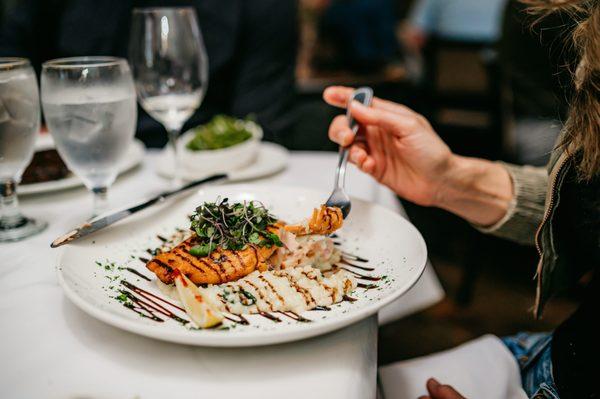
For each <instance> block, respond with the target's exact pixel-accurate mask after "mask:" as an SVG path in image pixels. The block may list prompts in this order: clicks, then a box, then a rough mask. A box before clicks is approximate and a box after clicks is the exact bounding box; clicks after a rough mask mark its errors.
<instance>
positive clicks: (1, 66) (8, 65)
mask: <svg viewBox="0 0 600 399" xmlns="http://www.w3.org/2000/svg"><path fill="white" fill-rule="evenodd" d="M28 66H31V62H29V60H28V59H27V58H22V57H0V71H10V70H11V69H18V68H22V67H28Z"/></svg>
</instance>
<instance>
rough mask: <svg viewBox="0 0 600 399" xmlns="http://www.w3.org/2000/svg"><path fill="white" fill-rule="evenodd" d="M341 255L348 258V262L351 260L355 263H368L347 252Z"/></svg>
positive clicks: (366, 260)
mask: <svg viewBox="0 0 600 399" xmlns="http://www.w3.org/2000/svg"><path fill="white" fill-rule="evenodd" d="M342 255H343V256H345V257H346V258H348V259H350V260H353V261H356V262H368V261H369V260H368V259H365V258H361V257H360V256H358V255H354V254H351V253H348V252H344V251H342Z"/></svg>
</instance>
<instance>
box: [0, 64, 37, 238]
mask: <svg viewBox="0 0 600 399" xmlns="http://www.w3.org/2000/svg"><path fill="white" fill-rule="evenodd" d="M39 130H40V96H39V92H38V86H37V79H36V77H35V72H34V71H33V68H31V64H30V63H29V61H28V60H26V59H24V58H0V242H6V241H16V240H21V239H24V238H27V237H29V236H31V235H33V234H36V233H39V232H40V231H42V230H44V229H45V228H46V226H47V224H46V223H45V222H41V221H37V220H34V219H30V218H27V217H25V216H23V214H21V212H20V211H19V201H18V199H17V194H16V187H17V183H18V182H19V181H20V180H21V175H22V174H23V171H24V170H25V168H26V167H27V165H28V164H29V162H31V158H32V157H33V150H34V145H35V136H36V134H37V133H38V131H39Z"/></svg>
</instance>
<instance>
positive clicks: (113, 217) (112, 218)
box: [50, 174, 228, 248]
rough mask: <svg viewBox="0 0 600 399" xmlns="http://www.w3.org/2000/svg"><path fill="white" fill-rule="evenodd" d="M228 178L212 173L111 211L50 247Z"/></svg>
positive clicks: (70, 240)
mask: <svg viewBox="0 0 600 399" xmlns="http://www.w3.org/2000/svg"><path fill="white" fill-rule="evenodd" d="M227 178H228V176H227V175H226V174H217V175H212V176H209V177H207V178H204V179H200V180H196V181H193V182H191V183H188V184H186V185H184V186H182V187H180V188H178V189H177V190H172V191H165V192H163V193H161V194H159V195H157V196H155V197H152V198H150V199H148V200H146V201H144V202H140V203H139V204H137V205H133V206H131V207H129V208H127V209H123V210H120V211H117V212H114V213H111V214H110V215H106V216H102V217H99V218H95V219H92V220H90V221H89V222H86V223H84V224H82V225H81V226H79V227H76V228H74V229H73V230H71V231H69V232H68V233H67V234H64V235H62V236H60V237H58V238H57V239H56V240H54V241H53V242H52V244H50V247H52V248H57V247H60V246H61V245H65V244H68V243H70V242H73V241H75V240H78V239H80V238H82V237H85V236H88V235H90V234H92V233H94V232H96V231H98V230H100V229H103V228H105V227H107V226H110V225H111V224H113V223H116V222H118V221H119V220H122V219H125V218H126V217H128V216H130V215H133V214H134V213H137V212H139V211H141V210H143V209H146V208H148V207H150V206H152V205H154V204H158V203H161V202H163V201H164V200H166V199H167V198H169V197H171V196H173V195H175V194H179V193H182V192H184V191H187V190H190V189H192V188H194V187H198V186H200V185H202V184H206V183H210V182H216V181H219V180H227Z"/></svg>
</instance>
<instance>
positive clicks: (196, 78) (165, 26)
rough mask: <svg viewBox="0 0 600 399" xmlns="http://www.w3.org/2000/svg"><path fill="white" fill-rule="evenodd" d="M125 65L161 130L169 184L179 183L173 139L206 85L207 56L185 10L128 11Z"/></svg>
mask: <svg viewBox="0 0 600 399" xmlns="http://www.w3.org/2000/svg"><path fill="white" fill-rule="evenodd" d="M129 61H130V62H131V66H132V69H133V75H134V78H135V87H136V89H137V94H138V98H139V101H140V104H141V106H142V108H144V110H145V111H146V112H147V113H148V114H149V115H150V116H152V117H153V118H154V119H156V120H157V121H158V122H160V123H161V124H162V125H163V126H164V127H165V129H166V130H167V133H168V136H169V145H170V147H171V149H172V152H173V180H172V185H173V186H174V187H178V186H180V185H181V162H180V154H179V147H178V145H177V137H178V136H179V133H180V131H181V128H182V127H183V124H184V123H185V122H186V121H187V120H188V119H189V118H190V117H191V116H192V115H193V114H194V112H195V111H196V109H197V108H198V107H199V106H200V103H201V101H202V99H203V97H204V93H205V92H206V86H207V84H208V82H207V81H208V57H207V56H206V50H205V48H204V42H203V40H202V34H201V32H200V28H199V24H198V20H197V18H196V11H195V10H194V9H193V8H191V7H181V8H137V9H134V11H133V19H132V25H131V36H130V41H129Z"/></svg>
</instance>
